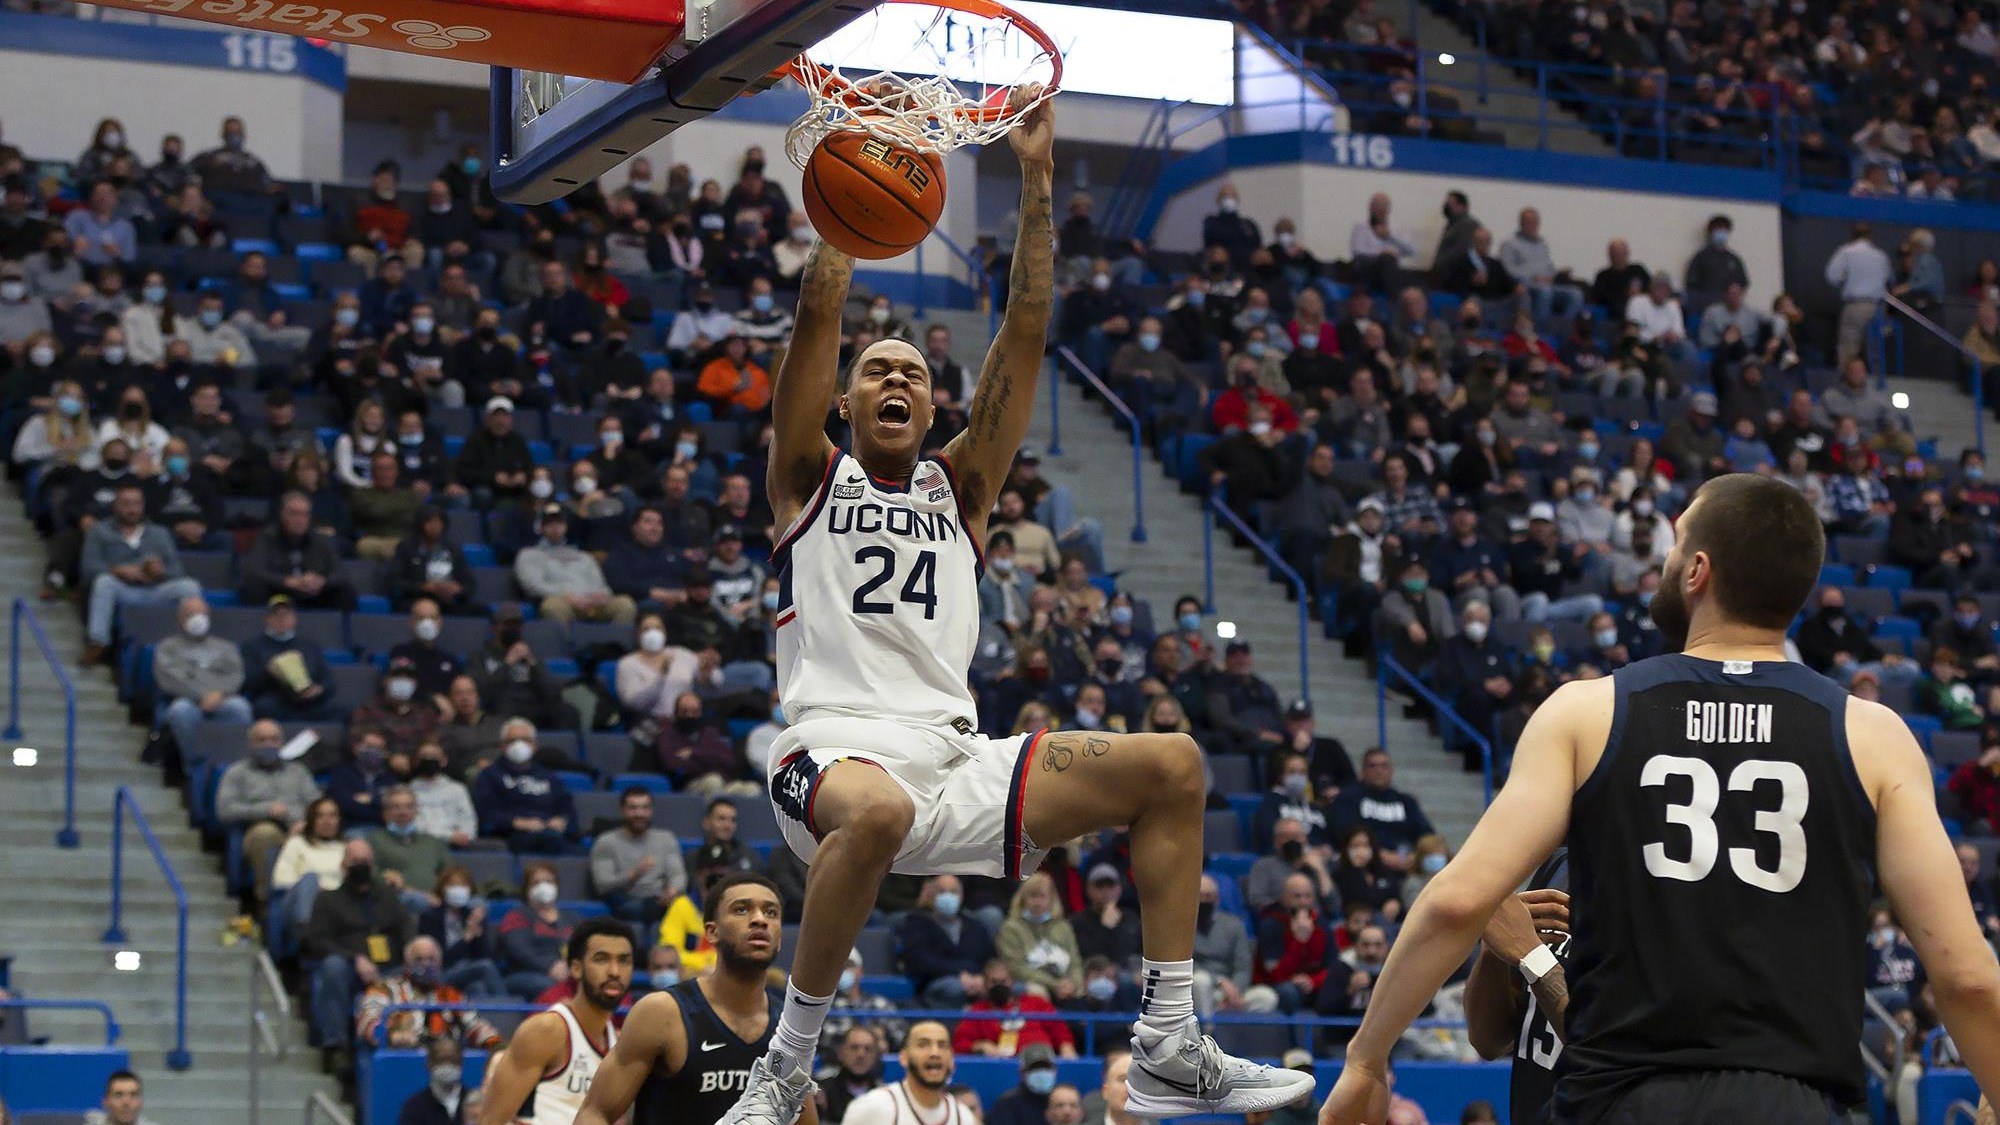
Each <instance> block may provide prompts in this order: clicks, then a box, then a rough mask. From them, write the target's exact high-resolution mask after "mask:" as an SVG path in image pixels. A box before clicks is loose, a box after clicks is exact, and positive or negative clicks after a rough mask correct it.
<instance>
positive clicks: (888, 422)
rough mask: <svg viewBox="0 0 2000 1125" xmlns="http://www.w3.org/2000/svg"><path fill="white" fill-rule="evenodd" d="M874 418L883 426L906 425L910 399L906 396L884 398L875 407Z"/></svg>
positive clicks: (908, 419)
mask: <svg viewBox="0 0 2000 1125" xmlns="http://www.w3.org/2000/svg"><path fill="white" fill-rule="evenodd" d="M875 420H876V421H878V422H880V423H882V424H883V425H885V426H902V425H907V424H908V423H909V421H910V400H909V399H906V398H885V399H883V400H882V404H881V405H880V406H877V407H876V408H875Z"/></svg>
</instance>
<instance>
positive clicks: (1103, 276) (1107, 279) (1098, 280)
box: [13, 273, 1111, 301]
mask: <svg viewBox="0 0 2000 1125" xmlns="http://www.w3.org/2000/svg"><path fill="white" fill-rule="evenodd" d="M1090 287H1091V288H1092V289H1095V290H1097V291H1098V292H1099V293H1102V292H1104V291H1106V290H1108V289H1110V288H1111V275H1110V274H1108V273H1094V274H1091V275H1090ZM26 288H27V287H26V286H23V287H22V289H23V291H25V290H26ZM13 299H14V300H17V301H18V300H20V298H18V297H16V298H13Z"/></svg>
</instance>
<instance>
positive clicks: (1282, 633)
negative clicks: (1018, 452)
mask: <svg viewBox="0 0 2000 1125" xmlns="http://www.w3.org/2000/svg"><path fill="white" fill-rule="evenodd" d="M930 312H931V315H930V319H931V320H933V321H935V322H937V323H942V324H947V325H949V326H950V327H951V330H952V337H953V339H954V340H956V341H958V346H957V347H956V348H955V351H956V352H957V353H958V354H957V358H958V360H959V362H961V363H964V364H967V365H968V366H972V367H973V368H974V369H975V370H976V365H977V364H978V363H979V362H980V358H981V356H982V355H983V348H982V343H983V341H985V340H987V339H990V338H991V331H990V329H989V328H988V325H987V319H986V316H985V315H984V314H983V313H972V312H959V311H953V310H946V309H937V310H931V311H930ZM1051 393H1056V394H1060V395H1062V396H1063V397H1062V435H1061V436H1062V443H1061V449H1062V454H1061V455H1060V456H1055V455H1053V452H1052V451H1049V445H1050V443H1049V436H1050V434H1049V406H1048V396H1049V395H1050V394H1051ZM1128 433H1129V431H1127V430H1126V429H1125V428H1124V423H1123V421H1122V419H1119V418H1116V417H1112V416H1109V415H1107V414H1106V413H1105V410H1104V408H1103V406H1102V405H1100V404H1098V403H1094V402H1089V401H1086V400H1085V398H1084V397H1083V395H1082V393H1081V392H1080V391H1079V390H1078V389H1077V388H1076V387H1075V386H1074V385H1073V384H1071V383H1070V382H1068V381H1067V380H1064V381H1061V382H1060V383H1059V382H1058V381H1057V380H1056V379H1054V378H1053V377H1051V376H1047V375H1045V376H1044V378H1043V380H1042V389H1041V396H1040V401H1039V403H1038V405H1037V408H1036V410H1035V418H1034V424H1033V426H1032V427H1031V428H1030V429H1029V432H1028V443H1029V444H1031V445H1033V446H1035V447H1036V448H1037V449H1040V450H1044V451H1049V452H1047V453H1046V455H1045V456H1044V459H1043V461H1042V474H1043V475H1044V476H1045V477H1046V478H1047V479H1048V480H1050V481H1051V482H1052V483H1055V484H1061V485H1065V486H1067V487H1068V488H1069V490H1070V492H1071V494H1072V495H1073V496H1074V497H1075V498H1076V506H1077V511H1078V514H1079V515H1083V516H1089V517H1094V518H1096V519H1098V520H1100V521H1102V523H1103V524H1104V553H1105V555H1106V559H1105V565H1106V567H1107V568H1108V569H1109V570H1110V571H1111V572H1112V573H1114V574H1118V575H1119V578H1118V583H1119V586H1120V587H1121V588H1124V589H1127V590H1130V591H1131V592H1132V593H1133V594H1134V595H1136V596H1138V597H1142V598H1144V599H1146V600H1147V601H1148V602H1149V603H1150V604H1151V606H1152V608H1153V617H1154V620H1155V621H1156V622H1158V623H1160V624H1161V625H1164V624H1165V623H1166V622H1167V620H1168V618H1169V617H1170V616H1171V615H1172V612H1173V605H1174V600H1175V599H1176V598H1179V597H1181V596H1182V595H1184V594H1193V595H1194V596H1196V597H1200V596H1201V594H1202V555H1201V507H1200V505H1199V504H1198V503H1197V502H1196V500H1195V498H1193V497H1191V496H1186V495H1183V494H1182V493H1181V492H1180V491H1179V490H1178V489H1177V488H1176V487H1175V485H1174V483H1173V482H1172V481H1171V480H1169V479H1167V478H1166V477H1165V476H1163V475H1162V474H1161V472H1160V467H1159V463H1158V462H1157V461H1156V460H1155V459H1154V458H1153V457H1152V455H1151V453H1150V451H1149V452H1148V454H1147V457H1146V461H1145V466H1144V472H1145V474H1146V475H1145V511H1146V532H1147V541H1146V542H1144V543H1134V542H1132V540H1131V531H1132V516H1133V502H1132V446H1131V441H1130V438H1129V437H1128ZM1215 567H1216V570H1215V599H1216V614H1215V619H1218V620H1226V621H1232V622H1234V623H1235V624H1236V627H1237V629H1238V630H1239V635H1240V636H1242V637H1244V638H1245V639H1247V640H1249V641H1250V643H1251V647H1252V650H1253V651H1254V653H1255V656H1256V664H1257V670H1258V673H1259V674H1260V675H1262V676H1263V677H1264V678H1265V679H1267V680H1269V681H1270V682H1271V683H1272V685H1273V686H1275V687H1276V688H1277V690H1278V694H1279V696H1280V697H1281V698H1283V699H1285V700H1288V701H1289V700H1290V699H1292V698H1294V697H1296V696H1297V695H1298V693H1299V671H1298V669H1299V657H1298V652H1299V647H1298V609H1297V606H1296V605H1295V603H1293V602H1291V601H1288V600H1287V599H1286V598H1285V596H1284V594H1283V592H1282V589H1281V588H1280V587H1278V586H1275V585H1273V584H1272V583H1271V582H1270V580H1269V578H1268V577H1267V576H1266V574H1265V571H1264V567H1263V564H1262V563H1261V562H1260V561H1258V560H1257V559H1254V558H1252V557H1251V556H1250V555H1249V554H1248V553H1247V552H1244V551H1239V550H1237V549H1236V548H1235V547H1234V546H1233V545H1232V544H1231V542H1230V540H1229V537H1228V535H1227V534H1226V533H1221V534H1217V536H1216V539H1215ZM1308 624H1309V627H1308V629H1307V639H1306V643H1307V646H1308V659H1309V661H1310V666H1311V681H1310V682H1311V686H1312V701H1313V707H1314V710H1315V711H1316V713H1317V715H1318V721H1319V730H1320V732H1321V733H1323V734H1327V735H1331V736H1332V737H1334V738H1338V739H1339V740H1340V741H1341V743H1342V744H1343V745H1345V746H1346V747H1347V750H1348V754H1349V756H1350V757H1352V758H1354V759H1355V763H1356V764H1357V765H1359V764H1360V757H1361V752H1362V751H1363V750H1365V749H1367V748H1368V747H1370V746H1373V745H1375V744H1376V741H1377V732H1376V724H1375V681H1374V680H1373V679H1371V678H1370V677H1369V676H1368V674H1367V670H1366V668H1365V667H1364V665H1363V664H1362V663H1361V662H1360V661H1357V660H1348V659H1346V658H1345V657H1344V656H1343V654H1342V653H1341V650H1340V645H1339V644H1338V643H1337V642H1333V641H1328V640H1326V639H1325V638H1324V635H1323V634H1322V633H1321V631H1320V627H1319V624H1318V622H1310V623H1308ZM1389 749H1390V751H1391V753H1392V754H1393V755H1394V758H1395V763H1396V785H1397V788H1400V789H1404V790H1406V791H1408V792H1411V793H1414V794H1415V795H1416V796H1417V798H1418V799H1419V800H1420V801H1421V802H1422V803H1423V806H1424V810H1425V812H1427V813H1428V814H1429V815H1430V818H1431V820H1432V822H1433V823H1435V824H1436V825H1437V827H1438V830H1439V831H1440V832H1443V833H1444V835H1445V836H1446V838H1447V839H1449V840H1451V841H1452V842H1453V843H1454V844H1456V843H1458V842H1459V841H1462V840H1464V839H1465V836H1466V833H1467V832H1469V831H1471V828H1472V824H1473V821H1475V820H1476V819H1478V816H1479V811H1480V808H1481V807H1482V806H1481V791H1480V784H1479V778H1478V775H1476V774H1468V773H1465V772H1463V771H1462V770H1461V769H1460V767H1459V760H1458V758H1457V757H1455V756H1450V755H1447V754H1445V753H1444V751H1443V744H1442V743H1441V742H1440V741H1439V740H1438V738H1437V737H1436V736H1435V735H1433V734H1432V733H1431V732H1430V730H1429V728H1428V727H1426V726H1425V725H1424V724H1423V723H1422V722H1412V721H1406V720H1405V719H1403V717H1402V711H1401V709H1400V708H1399V707H1398V706H1396V705H1395V703H1394V702H1393V701H1392V702H1391V704H1390V708H1389Z"/></svg>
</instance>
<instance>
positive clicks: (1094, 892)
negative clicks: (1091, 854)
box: [1070, 863, 1140, 976]
mask: <svg viewBox="0 0 2000 1125" xmlns="http://www.w3.org/2000/svg"><path fill="white" fill-rule="evenodd" d="M1083 893H1084V907H1083V909H1082V910H1080V911H1078V912H1077V913H1076V915H1075V916H1073V917H1072V918H1071V919H1070V928H1071V929H1072V930H1074V931H1075V933H1076V948H1077V952H1078V953H1079V954H1081V955H1082V956H1083V957H1084V959H1085V960H1088V959H1090V958H1092V957H1104V958H1107V959H1109V960H1110V961H1111V963H1112V964H1114V965H1116V966H1118V968H1119V971H1120V972H1121V973H1122V974H1125V975H1127V976H1129V975H1130V974H1131V973H1133V972H1135V971H1137V969H1138V967H1139V947H1140V932H1139V916H1138V915H1137V914H1135V913H1133V912H1132V911H1130V910H1127V909H1125V907H1123V906H1121V905H1119V901H1118V900H1119V898H1120V897H1122V896H1123V895H1124V893H1125V878H1124V876H1122V875H1120V874H1119V873H1118V869H1117V868H1116V867H1113V866H1111V865H1110V864H1108V863H1100V864H1096V865H1095V866H1093V867H1091V869H1090V871H1089V873H1088V874H1086V875H1085V876H1084V880H1083Z"/></svg>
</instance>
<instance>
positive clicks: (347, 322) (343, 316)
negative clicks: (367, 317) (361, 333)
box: [333, 309, 361, 328]
mask: <svg viewBox="0 0 2000 1125" xmlns="http://www.w3.org/2000/svg"><path fill="white" fill-rule="evenodd" d="M333 322H334V323H335V324H338V325H340V326H341V327H342V328H352V327H354V326H355V325H357V324H360V323H361V310H360V309H335V310H333Z"/></svg>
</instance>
